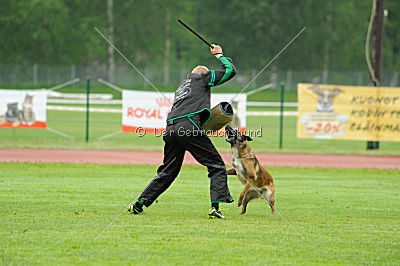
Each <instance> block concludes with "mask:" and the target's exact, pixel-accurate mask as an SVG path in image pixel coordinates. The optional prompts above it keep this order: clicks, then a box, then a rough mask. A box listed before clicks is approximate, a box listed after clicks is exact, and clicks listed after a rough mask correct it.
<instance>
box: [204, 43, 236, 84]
mask: <svg viewBox="0 0 400 266" xmlns="http://www.w3.org/2000/svg"><path fill="white" fill-rule="evenodd" d="M210 50H211V53H212V54H213V55H214V56H215V57H216V58H217V59H218V60H219V61H220V62H221V70H211V71H210V72H208V73H207V74H206V76H205V78H206V79H205V80H206V82H207V85H208V86H210V87H213V86H218V85H221V84H223V83H225V82H227V81H228V80H230V79H231V78H233V77H234V76H235V75H236V68H235V66H234V65H233V63H232V59H231V58H229V57H225V56H224V55H223V53H222V48H221V46H219V45H215V44H213V48H212V49H211V48H210Z"/></svg>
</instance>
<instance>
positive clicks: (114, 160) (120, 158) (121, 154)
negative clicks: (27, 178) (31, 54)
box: [0, 149, 400, 169]
mask: <svg viewBox="0 0 400 266" xmlns="http://www.w3.org/2000/svg"><path fill="white" fill-rule="evenodd" d="M221 156H222V158H223V159H224V160H225V163H226V164H230V162H231V154H230V153H229V154H228V153H221ZM256 156H257V158H258V159H259V161H260V162H261V163H262V165H265V166H295V167H333V168H379V169H400V156H370V155H327V154H323V155H322V154H284V153H258V154H257V155H256ZM162 157H163V156H162V152H160V151H115V150H48V149H0V162H48V163H53V162H64V163H100V164H101V163H108V164H156V165H157V164H160V163H161V162H162ZM185 164H197V162H196V161H195V159H194V158H193V157H192V156H191V155H190V154H189V153H186V158H185Z"/></svg>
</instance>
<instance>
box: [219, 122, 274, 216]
mask: <svg viewBox="0 0 400 266" xmlns="http://www.w3.org/2000/svg"><path fill="white" fill-rule="evenodd" d="M225 131H226V134H227V138H226V141H227V142H229V143H230V144H231V147H232V166H233V168H232V169H229V170H227V171H226V173H227V175H237V176H238V178H239V181H240V182H241V183H242V184H244V185H245V186H244V189H243V191H242V192H241V193H240V197H239V201H238V206H241V205H243V207H242V211H241V212H240V214H244V213H246V208H247V204H248V203H249V202H250V201H251V200H253V199H257V198H264V199H266V200H267V203H268V204H269V205H270V207H271V210H272V213H271V214H272V215H274V213H275V209H274V205H275V187H274V180H273V179H272V176H271V175H270V173H268V171H267V170H266V169H265V168H264V167H262V166H261V165H260V162H259V161H258V160H257V158H256V156H255V155H254V153H252V152H251V149H250V145H249V144H248V143H247V142H248V141H251V140H252V139H251V138H250V137H249V136H246V135H243V134H242V133H240V132H239V131H237V130H236V129H233V128H232V127H230V126H229V125H227V126H226V127H225Z"/></svg>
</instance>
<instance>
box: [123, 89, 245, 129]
mask: <svg viewBox="0 0 400 266" xmlns="http://www.w3.org/2000/svg"><path fill="white" fill-rule="evenodd" d="M163 95H164V96H165V97H164V96H163ZM163 95H162V94H160V93H158V92H147V91H132V90H123V91H122V131H123V132H133V133H140V134H143V133H151V134H154V133H160V132H162V131H163V130H164V129H165V126H166V119H167V115H168V113H169V112H170V110H171V107H172V105H171V103H173V102H174V93H170V92H169V93H165V92H164V93H163ZM235 96H236V94H235V93H213V94H211V107H214V106H215V105H217V104H218V103H219V102H230V101H231V100H232V99H233V98H234V97H235ZM167 99H168V100H167ZM246 100H247V97H246V95H245V94H239V95H237V96H236V97H235V98H234V100H233V101H232V103H231V104H232V107H233V109H234V113H235V116H234V118H233V121H232V122H231V124H232V126H233V127H239V128H240V129H241V130H245V129H246Z"/></svg>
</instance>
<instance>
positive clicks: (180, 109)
mask: <svg viewBox="0 0 400 266" xmlns="http://www.w3.org/2000/svg"><path fill="white" fill-rule="evenodd" d="M218 60H219V61H220V62H221V66H222V69H221V70H211V71H208V72H206V73H203V74H195V73H191V74H190V75H189V76H188V77H187V78H186V79H185V80H184V81H183V82H182V83H181V85H180V86H179V87H178V89H177V90H176V92H175V98H174V104H173V107H172V109H171V112H170V113H169V114H168V117H167V121H168V120H174V119H178V118H182V117H188V118H189V119H190V117H191V116H193V115H195V114H201V124H204V123H206V122H207V121H208V119H209V118H210V114H211V111H210V100H211V90H210V88H211V87H214V86H218V85H221V84H223V83H225V82H227V81H228V80H230V79H231V78H233V77H234V76H235V75H236V69H235V66H234V65H233V63H232V59H231V58H229V57H225V56H221V57H220V58H218Z"/></svg>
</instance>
